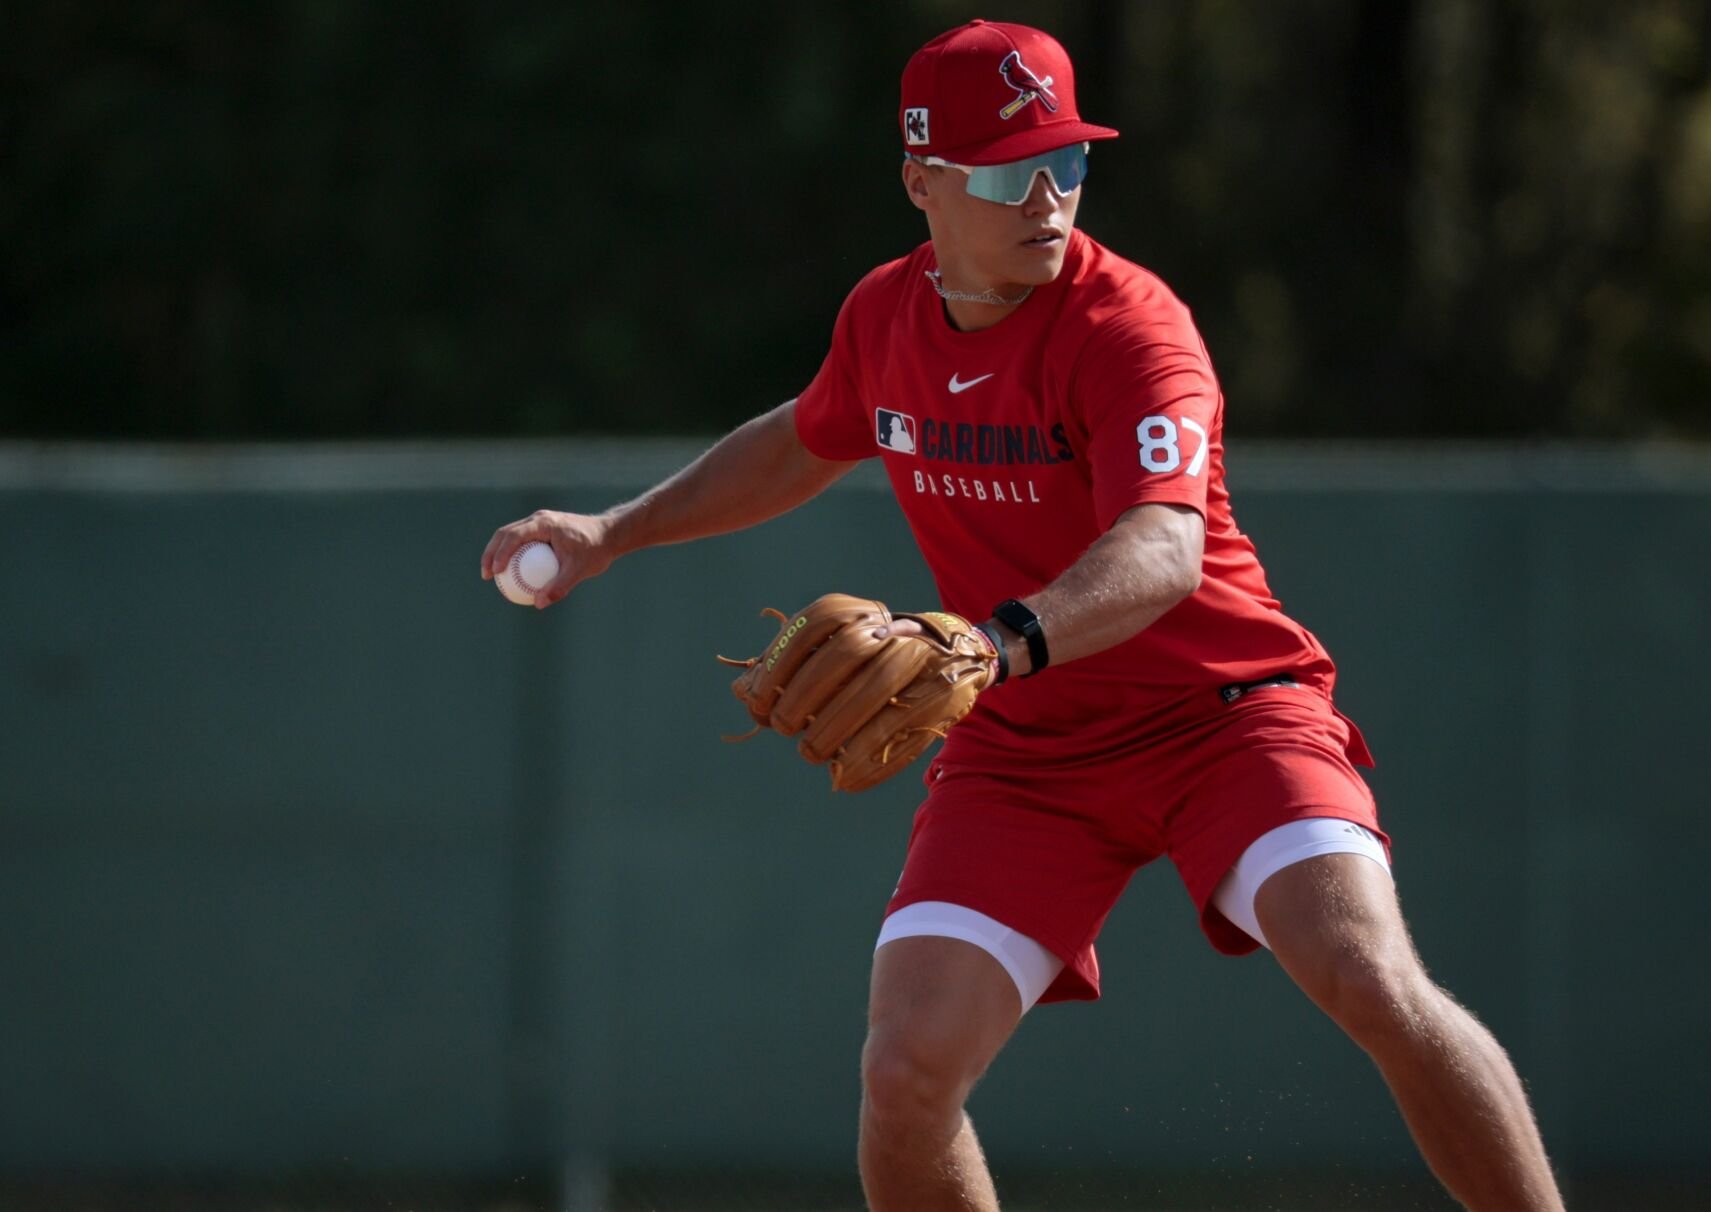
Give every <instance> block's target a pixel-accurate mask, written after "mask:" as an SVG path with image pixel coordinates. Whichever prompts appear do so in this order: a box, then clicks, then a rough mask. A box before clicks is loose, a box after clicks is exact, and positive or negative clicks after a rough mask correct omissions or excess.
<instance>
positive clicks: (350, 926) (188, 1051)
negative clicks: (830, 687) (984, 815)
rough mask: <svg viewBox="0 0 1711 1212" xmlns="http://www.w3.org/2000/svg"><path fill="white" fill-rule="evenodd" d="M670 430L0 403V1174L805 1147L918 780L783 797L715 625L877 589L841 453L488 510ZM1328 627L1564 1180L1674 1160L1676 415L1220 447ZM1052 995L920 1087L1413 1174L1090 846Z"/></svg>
mask: <svg viewBox="0 0 1711 1212" xmlns="http://www.w3.org/2000/svg"><path fill="white" fill-rule="evenodd" d="M693 450H694V447H692V446H685V445H682V444H669V443H668V444H661V445H624V444H616V443H592V444H590V443H580V444H573V443H567V444H562V445H542V446H535V447H531V448H527V449H524V448H519V447H513V446H504V445H495V446H469V447H437V446H435V447H357V448H337V447H328V448H265V449H250V450H219V449H214V450H203V451H170V450H169V451H149V450H139V449H127V448H109V449H74V448H41V447H30V446H8V447H0V484H3V485H4V488H3V489H0V536H3V537H0V542H3V543H4V557H5V567H6V569H7V573H6V576H5V579H4V582H3V584H0V621H3V623H4V629H3V631H0V723H3V732H0V746H3V753H4V761H3V763H0V921H3V922H4V923H5V925H4V927H0V1021H3V1022H4V1024H5V1028H4V1030H3V1031H0V1169H4V1170H6V1171H10V1172H15V1173H16V1172H31V1171H41V1170H54V1171H66V1170H72V1171H89V1172H101V1171H107V1172H116V1171H134V1170H144V1171H163V1170H171V1171H193V1172H235V1173H257V1172H281V1171H292V1170H317V1169H320V1170H325V1169H329V1168H352V1167H354V1168H357V1169H374V1170H424V1171H433V1172H437V1173H446V1172H458V1171H463V1170H468V1171H470V1172H492V1171H494V1170H497V1169H500V1168H503V1167H506V1166H511V1165H522V1164H538V1163H541V1162H543V1161H552V1160H553V1159H561V1158H566V1157H582V1158H588V1159H595V1160H596V1161H598V1162H600V1163H602V1164H612V1165H620V1166H641V1167H648V1166H656V1165H657V1166H671V1167H687V1166H695V1165H703V1164H715V1165H743V1164H756V1165H774V1166H781V1167H790V1166H811V1167H826V1166H847V1165H848V1164H849V1159H850V1156H851V1151H852V1130H853V1123H854V1113H855V1104H856V1099H857V1051H858V1048H859V1045H860V1041H861V1036H862V1015H863V997H864V988H865V977H866V968H867V957H868V953H869V950H870V947H871V940H872V937H873V932H874V930H875V928H876V925H877V921H878V914H879V912H880V909H881V907H882V906H883V905H884V903H885V900H886V898H887V895H888V894H889V893H890V891H891V888H892V884H893V881H894V879H895V876H896V874H897V870H898V867H899V864H900V861H901V858H902V853H903V846H904V842H905V839H906V836H907V832H908V826H909V816H910V812H911V810H912V808H913V806H914V803H915V800H916V794H917V791H918V789H919V788H918V781H917V780H916V779H915V778H914V777H913V776H911V777H905V778H901V779H898V780H896V781H895V782H894V783H893V784H891V785H887V786H885V787H883V788H881V789H878V790H876V791H874V792H871V793H869V794H866V795H864V796H861V797H859V798H834V797H833V796H832V795H831V794H830V793H829V792H828V791H827V789H826V785H825V776H824V774H823V772H821V771H819V770H814V769H810V768H808V767H806V766H805V765H804V764H803V763H801V762H800V761H799V760H797V759H796V757H795V756H794V754H793V752H792V750H791V747H790V746H789V745H788V744H786V743H785V742H783V741H781V740H779V739H777V738H775V737H770V736H766V737H760V738H757V739H755V740H754V741H751V742H750V743H748V744H746V745H740V746H736V745H727V744H724V743H722V742H721V741H720V739H719V736H720V733H721V732H735V731H740V730H741V729H742V727H743V719H742V717H741V710H740V708H739V706H738V704H737V703H736V702H735V701H734V700H733V699H732V698H731V696H730V694H729V691H728V689H727V685H728V681H729V676H728V674H727V672H726V671H725V670H724V669H723V668H722V667H720V666H718V665H716V664H715V663H714V662H713V659H712V657H713V654H714V653H715V652H725V653H739V654H740V653H746V652H749V651H753V650H755V649H756V648H758V647H759V646H760V645H761V644H762V643H763V642H764V641H765V639H766V638H767V637H768V636H769V635H770V634H771V625H770V624H769V623H767V622H766V621H764V620H760V619H757V618H756V617H755V611H756V610H757V609H758V608H759V607H761V606H763V605H776V606H780V607H786V608H788V607H790V606H793V605H796V604H799V603H800V602H802V601H805V600H807V599H809V598H811V597H813V596H814V595H816V594H818V593H820V592H823V591H826V590H830V589H834V588H835V589H843V590H851V591H856V592H861V593H868V594H873V595H876V596H880V597H883V598H886V599H888V600H892V601H895V602H898V603H905V604H908V605H913V606H921V605H925V604H927V603H929V602H930V601H931V600H932V598H931V589H930V582H929V580H928V578H927V575H926V572H925V570H924V568H923V566H922V565H921V563H920V560H919V557H918V556H917V555H916V553H915V551H914V549H913V547H912V545H911V543H910V540H909V537H908V534H907V530H906V528H905V526H904V524H903V522H902V520H901V516H900V514H899V513H898V511H897V508H896V505H895V503H894V502H893V501H892V500H891V498H890V496H889V495H888V493H887V492H886V491H885V490H884V488H883V486H882V485H881V483H880V481H879V480H878V478H877V476H876V475H874V474H871V469H864V471H863V472H860V473H858V474H857V475H856V476H854V477H852V478H851V480H850V481H848V482H846V483H845V484H843V485H840V486H839V487H838V488H837V489H835V490H833V491H832V492H830V493H828V494H827V495H826V496H825V497H823V498H821V499H820V500H818V501H816V502H814V503H812V504H811V505H809V506H807V507H805V508H804V509H802V510H800V511H798V512H797V513H795V514H793V515H791V516H789V517H786V518H783V519H780V520H779V521H776V522H774V523H771V524H769V525H767V526H765V527H763V528H760V529H758V530H755V531H751V532H749V533H747V534H743V535H739V536H731V537H726V538H721V539H715V540H710V541H706V542H703V543H699V544H694V545H690V546H685V547H678V548H672V549H666V550H660V551H655V552H650V553H645V554H642V555H639V556H637V557H634V558H633V559H631V560H629V561H628V562H626V563H624V564H622V565H620V566H619V567H618V568H617V569H615V570H614V572H613V573H612V574H610V575H608V576H606V577H604V578H601V579H600V580H598V581H596V582H593V583H590V584H589V585H587V586H586V587H585V588H583V589H582V590H579V591H578V592H577V593H576V594H575V595H574V596H573V597H572V599H571V600H570V601H569V602H567V603H566V604H565V605H563V606H561V607H559V608H557V609H555V610H553V611H551V612H548V613H546V614H536V613H535V612H532V611H525V610H521V609H518V608H515V607H512V606H509V605H507V604H506V603H504V602H503V601H502V600H501V599H500V598H499V596H498V594H497V593H495V592H494V590H493V588H492V586H490V585H487V584H484V583H482V582H481V581H479V580H478V579H477V577H476V564H477V558H478V556H479V553H480V551H481V548H482V545H483V544H484V543H485V541H486V539H487V537H488V535H489V534H490V532H491V531H492V529H493V528H494V526H496V525H497V524H499V523H501V522H504V521H507V520H509V519H511V518H513V517H516V516H519V515H520V514H522V513H524V512H526V511H528V510H529V509H532V508H535V507H538V506H543V505H554V506H569V507H594V506H599V505H603V504H606V503H608V502H610V501H611V500H613V499H614V498H615V497H617V496H620V495H622V494H625V493H628V492H632V491H634V490H635V489H637V488H639V487H641V486H643V485H645V484H646V483H648V482H651V481H652V480H653V479H654V478H657V476H658V475H660V474H662V473H664V472H665V471H667V470H669V469H670V468H671V467H672V466H674V465H676V464H678V463H680V462H681V461H682V460H683V459H685V458H687V457H688V456H689V455H690V454H692V453H693ZM1231 464H1232V465H1231V476H1232V482H1233V485H1234V493H1235V498H1234V499H1235V506H1236V510H1237V516H1238V518H1239V519H1240V521H1241V523H1242V525H1243V526H1244V528H1245V529H1246V530H1247V531H1248V532H1249V533H1250V534H1251V535H1252V536H1253V537H1254V538H1255V540H1256V542H1257V543H1258V545H1259V549H1260V553H1261V557H1262V559H1263V560H1264V561H1265V563H1266V566H1267V568H1268V569H1269V571H1270V573H1271V577H1272V584H1273V587H1274V589H1275V590H1276V592H1277V593H1278V595H1279V596H1280V597H1281V598H1282V600H1283V601H1284V603H1285V605H1286V607H1287V608H1288V609H1290V611H1291V612H1292V613H1294V614H1296V615H1297V616H1298V617H1300V618H1301V619H1302V620H1303V621H1305V622H1306V623H1307V624H1308V625H1309V626H1310V627H1312V628H1313V629H1314V630H1315V631H1316V632H1317V633H1318V634H1319V635H1320V636H1321V638H1323V639H1324V640H1325V642H1326V643H1327V644H1328V645H1329V647H1330V648H1331V650H1332V652H1333V653H1334V654H1335V655H1336V657H1337V658H1338V661H1339V663H1340V665H1341V667H1342V671H1343V672H1342V683H1341V703H1342V705H1343V707H1344V708H1345V709H1346V710H1347V711H1348V712H1349V713H1350V714H1351V715H1352V716H1354V717H1355V718H1356V719H1357V720H1358V721H1359V722H1360V723H1361V725H1362V726H1363V728H1364V729H1365V731H1366V734H1367V736H1368V739H1369V740H1370V741H1371V743H1372V746H1373V748H1374V750H1375V751H1376V753H1377V755H1378V758H1379V762H1380V765H1379V768H1378V770H1377V771H1376V772H1375V774H1374V775H1373V781H1374V783H1375V785H1376V788H1377V790H1378V793H1379V798H1380V803H1381V806H1382V809H1383V812H1384V820H1385V823H1386V825H1387V827H1388V828H1389V829H1390V830H1391V831H1392V833H1393V834H1394V835H1395V837H1396V841H1397V860H1398V868H1397V870H1398V877H1399V881H1400V887H1401V890H1402V895H1403V899H1404V903H1405V906H1406V908H1407V910H1408V912H1409V914H1410V916H1411V918H1412V921H1413V923H1414V926H1415V929H1416V932H1417V935H1418V939H1419V942H1420V946H1421V949H1422V951H1423V953H1424V955H1425V957H1426V959H1427V962H1428V964H1429V965H1430V966H1431V967H1432V969H1433V970H1434V972H1435V973H1436V974H1437V975H1438V976H1439V977H1440V978H1441V979H1442V980H1443V981H1444V982H1445V983H1446V984H1447V985H1448V986H1449V987H1450V988H1451V989H1453V990H1454V991H1455V992H1456V993H1457V994H1458V995H1459V996H1460V997H1461V998H1462V999H1463V1000H1464V1001H1466V1002H1467V1003H1468V1004H1470V1005H1471V1006H1473V1007H1474V1008H1475V1009H1476V1010H1477V1011H1478V1012H1479V1013H1480V1015H1481V1016H1482V1017H1483V1018H1484V1019H1485V1020H1486V1021H1487V1022H1489V1023H1490V1024H1491V1025H1492V1026H1493V1027H1494V1028H1495V1030H1496V1031H1497V1032H1498V1034H1499V1035H1500V1036H1501V1038H1502V1039H1503V1040H1504V1041H1505V1042H1506V1043H1507V1044H1508V1045H1509V1046H1510V1048H1511V1050H1512V1051H1513V1052H1514V1054H1515V1055H1516V1058H1517V1060H1518V1063H1519V1065H1520V1068H1521V1069H1522V1071H1523V1073H1524V1075H1525V1077H1526V1078H1527V1080H1528V1081H1529V1082H1530V1084H1531V1087H1532V1091H1533V1095H1534V1098H1535V1100H1536V1102H1537V1104H1538V1107H1539V1109H1540V1112H1541V1114H1542V1116H1543V1119H1544V1122H1545V1126H1546V1130H1547V1134H1548V1136H1549V1139H1550V1141H1551V1144H1552V1147H1553V1151H1554V1153H1555V1155H1556V1157H1557V1159H1558V1161H1559V1163H1560V1164H1561V1165H1562V1166H1563V1167H1564V1168H1565V1169H1566V1170H1567V1171H1569V1172H1570V1173H1576V1172H1585V1173H1593V1172H1600V1171H1608V1170H1624V1169H1626V1170H1655V1171H1673V1172H1691V1173H1702V1172H1704V1171H1705V1170H1707V1168H1708V1167H1711V1163H1708V1161H1707V1153H1706V1149H1705V1139H1706V1128H1707V1116H1706V1113H1705V1111H1704V1110H1703V1093H1702V1089H1701V1085H1702V1083H1700V1082H1699V1081H1698V1080H1697V1079H1694V1078H1692V1077H1691V1075H1694V1074H1703V1073H1705V1072H1708V1071H1711V1032H1708V1031H1707V1029H1706V1021H1707V1016H1706V1011H1705V1005H1706V1001H1707V998H1708V996H1711V975H1707V973H1706V971H1705V966H1704V960H1705V956H1706V947H1705V942H1704V934H1703V930H1702V929H1701V928H1699V927H1698V926H1697V925H1696V923H1698V922H1700V921H1702V920H1703V918H1704V913H1705V901H1704V896H1703V888H1704V865H1705V861H1706V859H1705V856H1706V855H1707V854H1708V853H1711V820H1708V814H1707V807H1708V804H1707V800H1708V797H1707V793H1706V785H1705V779H1704V776H1703V774H1702V767H1703V763H1704V752H1705V747H1706V736H1707V734H1708V733H1711V646H1708V645H1707V643H1706V640H1705V634H1706V628H1707V623H1708V621H1711V457H1708V456H1706V455H1704V454H1690V453H1684V452H1671V451H1669V450H1650V451H1647V450H1637V451H1636V450H1621V449H1608V450H1574V451H1550V450H1546V451H1535V452H1522V451H1511V450H1506V449H1490V448H1482V449H1473V450H1449V451H1444V450H1431V449H1394V448H1393V449H1388V450H1386V449H1374V448H1360V447H1349V448H1340V449H1337V450H1332V451H1327V450H1324V449H1317V448H1316V449H1303V450H1289V449H1281V448H1274V447H1268V448H1263V449H1259V450H1251V451H1246V452H1243V451H1240V450H1238V452H1237V453H1236V455H1235V456H1234V457H1233V458H1232V460H1231ZM1102 956H1103V960H1104V965H1105V970H1106V973H1107V977H1106V980H1107V985H1106V996H1105V1000H1104V1001H1103V1002H1101V1003H1098V1004H1095V1005H1073V1006H1064V1007H1053V1008H1047V1009H1045V1010H1043V1011H1042V1012H1039V1013H1037V1014H1035V1015H1032V1016H1030V1018H1029V1020H1028V1022H1027V1023H1026V1024H1025V1027H1024V1029H1023V1030H1022V1032H1021V1033H1020V1035H1019V1036H1018V1038H1017V1040H1016V1041H1015V1043H1014V1044H1013V1045H1012V1048H1011V1050H1010V1052H1009V1054H1008V1055H1007V1056H1006V1058H1005V1059H1004V1061H1003V1063H1002V1064H1001V1065H999V1066H998V1068H997V1070H996V1071H995V1073H994V1074H993V1075H992V1076H991V1077H990V1079H989V1080H988V1081H987V1082H986V1083H985V1084H984V1085H983V1086H982V1087H981V1088H980V1090H979V1091H978V1093H977V1096H976V1114H977V1117H978V1118H979V1120H980V1122H981V1124H982V1127H983V1130H984V1136H985V1140H986V1143H987V1146H988V1149H989V1151H990V1152H991V1154H992V1155H993V1156H994V1158H995V1159H996V1161H997V1162H998V1163H999V1164H1001V1165H1005V1164H1015V1165H1033V1166H1038V1165H1056V1164H1064V1165H1079V1164H1087V1165H1090V1166H1148V1165H1170V1166H1174V1167H1178V1168H1181V1167H1195V1166H1200V1165H1208V1166H1219V1165H1225V1166H1237V1167H1240V1168H1243V1169H1248V1170H1263V1169H1265V1168H1267V1167H1278V1168H1292V1169H1300V1168H1303V1167H1312V1166H1315V1165H1329V1166H1351V1167H1371V1168H1373V1169H1375V1170H1382V1169H1387V1168H1402V1169H1414V1168H1417V1166H1418V1163H1417V1161H1416V1160H1415V1158H1414V1155H1413V1153H1412V1150H1411V1149H1410V1147H1409V1145H1408V1143H1407V1139H1406V1137H1405V1134H1404V1132H1403V1129H1402V1127H1401V1124H1400V1122H1399V1120H1398V1119H1397V1117H1396V1115H1395V1113H1394V1112H1393V1111H1392V1109H1391V1108H1390V1105H1389V1102H1388V1099H1387V1097H1386V1094H1385V1091H1384V1089H1383V1087H1382V1085H1381V1083H1380V1081H1379V1079H1378V1077H1377V1076H1376V1074H1375V1072H1374V1071H1373V1070H1372V1069H1371V1068H1370V1066H1369V1065H1368V1064H1367V1062H1366V1061H1365V1060H1364V1058H1363V1057H1361V1056H1360V1055H1358V1054H1357V1053H1356V1052H1355V1050H1354V1049H1353V1048H1351V1047H1349V1046H1347V1045H1345V1044H1344V1043H1343V1042H1342V1041H1341V1040H1340V1038H1339V1037H1338V1035H1337V1033H1336V1031H1335V1029H1334V1028H1332V1027H1331V1026H1330V1025H1329V1024H1328V1023H1327V1022H1325V1021H1323V1020H1322V1019H1321V1018H1319V1017H1318V1015H1317V1014H1316V1012H1315V1011H1313V1010H1312V1009H1311V1008H1309V1007H1308V1006H1307V1004H1306V1003H1305V1001H1304V1000H1303V999H1301V998H1300V997H1299V996H1298V995H1297V994H1295V993H1294V991H1293V990H1292V989H1291V988H1290V987H1289V986H1288V985H1287V982H1286V981H1285V979H1284V978H1283V977H1282V976H1281V975H1280V973H1279V972H1278V970H1277V969H1276V968H1275V966H1274V965H1273V964H1272V963H1271V962H1270V961H1269V959H1267V958H1265V957H1263V956H1260V957H1254V958H1248V959H1244V960H1239V961H1237V960H1230V959H1225V958H1222V957H1219V956H1217V955H1215V954H1214V953H1213V952H1212V951H1211V950H1210V949H1209V948H1208V947H1207V946H1206V945H1205V944H1204V943H1203V942H1202V940H1201V937H1200V935H1199V932H1198V930H1197V928H1196V924H1195V920H1194V916H1193V914H1192V912H1191V909H1190V906H1189V904H1188V901H1187V899H1186V897H1185V895H1184V894H1183V892H1182V890H1181V888H1180V885H1179V884H1178V883H1177V881H1176V878H1175V875H1174V874H1173V872H1171V871H1170V870H1169V869H1168V868H1167V867H1158V868H1155V869H1152V870H1149V871H1146V872H1144V873H1142V875H1141V876H1140V877H1138V878H1137V880H1136V881H1135V883H1134V885H1133V886H1132V887H1131V890H1130V892H1129V894H1128V896H1127V898H1126V899H1125V901H1124V902H1123V903H1122V905H1121V906H1120V907H1119V910H1118V912H1117V913H1116V914H1115V916H1114V918H1113V920H1112V922H1111V924H1110V926H1109V929H1108V931H1107V934H1106V936H1105V938H1104V940H1103V944H1102Z"/></svg>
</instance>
